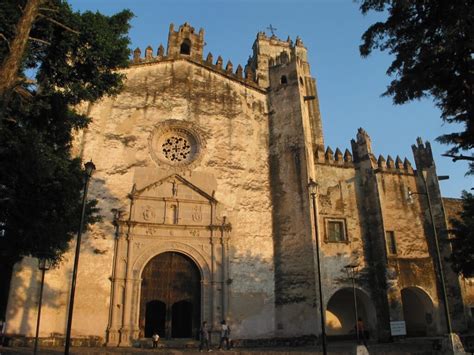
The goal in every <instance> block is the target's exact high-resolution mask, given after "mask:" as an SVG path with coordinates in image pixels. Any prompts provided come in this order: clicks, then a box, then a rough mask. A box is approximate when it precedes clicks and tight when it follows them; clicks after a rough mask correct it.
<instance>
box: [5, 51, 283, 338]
mask: <svg viewBox="0 0 474 355" xmlns="http://www.w3.org/2000/svg"><path fill="white" fill-rule="evenodd" d="M126 74H127V81H126V85H125V88H124V91H123V92H122V93H121V94H119V95H118V96H117V97H113V98H106V99H104V100H102V101H101V102H100V103H98V104H96V105H93V106H92V107H89V108H87V109H88V111H89V114H90V115H91V117H92V118H93V121H92V123H91V125H90V126H89V128H88V129H87V130H86V131H84V132H83V135H82V137H79V138H78V139H77V141H78V145H77V146H76V151H77V152H80V153H81V154H82V157H83V159H84V160H89V159H91V158H92V159H93V161H94V163H95V165H96V166H97V171H96V173H95V175H94V177H93V181H92V185H91V189H90V196H93V197H95V198H97V199H98V200H99V207H100V208H101V214H102V215H103V216H104V221H103V222H102V223H100V224H99V225H97V226H94V228H93V230H92V231H91V232H90V233H88V234H87V236H86V237H85V238H84V245H83V250H82V254H81V262H80V267H79V275H78V281H77V295H76V304H75V317H74V323H73V335H100V336H102V337H103V336H104V335H105V330H106V327H107V322H108V316H109V297H110V281H109V277H110V276H111V267H112V259H113V241H114V228H113V226H112V223H111V222H112V219H113V218H112V212H111V210H112V209H122V210H127V209H128V203H129V201H128V199H127V194H128V193H129V192H130V191H131V189H132V185H133V182H134V176H135V168H137V167H138V168H141V169H145V170H146V169H150V171H152V170H156V169H160V170H161V171H163V170H166V166H164V165H162V166H159V167H157V165H156V163H155V162H154V161H153V160H152V159H151V157H150V152H149V138H150V134H151V133H152V131H153V129H154V127H155V125H157V124H159V123H160V122H163V121H165V120H169V119H173V120H183V121H187V122H190V123H191V124H192V125H194V126H195V127H196V128H197V129H198V130H200V131H201V132H202V136H203V139H205V141H206V147H205V150H204V151H203V152H202V157H201V159H200V161H199V164H198V165H196V166H194V167H193V168H194V169H193V170H192V171H188V170H186V169H185V168H183V169H181V171H180V174H183V175H184V176H187V175H189V176H190V175H192V174H193V171H196V172H202V173H205V174H209V176H212V177H213V178H214V179H215V180H216V181H217V188H216V190H215V193H214V197H215V199H216V200H217V201H218V203H219V208H220V211H221V214H222V215H225V216H226V217H227V221H228V222H229V223H231V225H232V232H231V235H230V264H229V273H230V279H229V286H228V289H229V301H228V302H229V313H228V317H229V321H230V324H231V325H232V328H233V334H235V336H236V337H263V336H270V335H271V334H272V332H273V322H274V311H273V305H274V299H273V288H274V281H273V261H272V260H273V243H272V215H271V200H270V188H269V183H268V177H269V175H270V172H269V166H268V149H269V148H268V145H269V141H268V136H269V132H268V121H267V113H266V112H267V107H266V100H265V95H264V94H263V93H262V92H259V91H258V90H255V89H250V88H248V87H246V86H243V85H240V84H239V83H237V82H235V81H234V80H229V79H227V78H226V77H225V76H224V75H220V74H216V73H214V72H210V71H209V70H207V69H205V68H203V67H200V66H196V65H194V64H191V63H189V62H188V61H186V60H178V61H175V62H171V61H168V62H163V63H158V64H152V65H143V66H134V67H132V68H130V69H129V70H127V71H126ZM173 172H175V171H171V170H170V174H171V173H173ZM145 175H146V174H145ZM71 259H72V258H71V257H70V254H67V255H66V260H65V262H64V263H63V265H62V266H61V268H60V269H59V270H54V271H49V272H48V277H47V279H46V283H47V287H50V288H53V286H52V285H53V283H52V281H51V279H52V278H53V279H54V280H55V283H54V289H55V290H56V292H54V291H51V292H50V293H49V297H46V299H50V301H47V302H50V303H52V304H54V306H52V307H48V306H46V307H45V308H44V310H43V317H44V318H43V319H44V324H45V326H44V327H42V334H43V335H46V334H49V333H51V332H57V333H64V322H65V320H64V318H65V315H66V303H67V302H66V298H67V293H68V291H67V290H68V289H69V276H68V275H69V274H68V272H67V271H70V269H71V262H72V260H71ZM29 279H31V277H29V272H27V271H19V272H18V273H17V275H16V280H17V281H16V282H18V280H23V281H22V282H28V280H29ZM13 289H14V288H13ZM19 308H25V309H27V310H28V311H29V312H33V310H32V309H31V304H24V303H21V304H20V303H17V304H15V305H13V304H11V305H10V308H9V312H10V315H12V316H11V317H9V331H11V332H15V333H20V334H28V335H31V334H32V329H31V326H30V324H32V323H31V322H28V324H26V323H25V322H24V321H22V315H20V312H19ZM21 313H22V314H23V313H24V312H21ZM15 314H16V315H15ZM58 317H59V318H61V319H57V318H58ZM53 319H55V321H52V320H53Z"/></svg>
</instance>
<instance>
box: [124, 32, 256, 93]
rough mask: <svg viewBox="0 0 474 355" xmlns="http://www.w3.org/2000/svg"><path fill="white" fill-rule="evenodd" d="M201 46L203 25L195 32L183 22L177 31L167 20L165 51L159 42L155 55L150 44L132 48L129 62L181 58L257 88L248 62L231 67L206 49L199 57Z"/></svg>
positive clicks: (144, 62)
mask: <svg viewBox="0 0 474 355" xmlns="http://www.w3.org/2000/svg"><path fill="white" fill-rule="evenodd" d="M203 47H204V30H203V29H201V30H200V31H199V33H196V32H195V30H194V28H193V27H191V26H190V25H189V24H188V23H185V24H184V25H182V26H180V27H179V29H178V31H175V30H174V25H173V24H171V25H170V34H169V36H168V47H167V51H166V53H165V48H164V46H163V45H162V44H160V46H159V47H158V50H157V52H156V55H154V54H153V48H152V47H151V46H148V47H146V49H145V50H144V51H143V52H142V50H141V49H140V48H136V49H135V50H134V51H133V56H132V60H131V65H132V66H136V65H150V64H154V63H159V62H169V61H173V60H183V59H184V60H187V61H189V62H192V63H195V64H197V65H199V66H202V67H206V68H208V69H210V70H212V71H214V72H216V73H219V74H221V75H224V76H226V77H228V78H229V79H232V80H237V81H239V82H241V83H243V84H245V85H250V86H252V87H255V88H259V89H261V88H260V87H259V86H258V85H257V82H256V75H255V70H254V69H253V68H252V66H251V65H250V64H247V65H246V66H245V68H242V66H241V65H238V66H237V67H236V68H235V69H234V65H233V63H232V62H231V61H230V60H227V62H225V63H226V64H225V66H224V59H223V58H222V57H221V56H218V57H217V59H216V60H215V61H214V56H213V55H212V53H208V54H207V56H206V58H205V59H203V55H202V51H203ZM143 54H144V55H143Z"/></svg>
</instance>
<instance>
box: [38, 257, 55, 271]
mask: <svg viewBox="0 0 474 355" xmlns="http://www.w3.org/2000/svg"><path fill="white" fill-rule="evenodd" d="M51 266H52V261H51V259H49V258H48V257H46V256H40V257H39V258H38V269H40V270H45V271H46V270H49V269H51Z"/></svg>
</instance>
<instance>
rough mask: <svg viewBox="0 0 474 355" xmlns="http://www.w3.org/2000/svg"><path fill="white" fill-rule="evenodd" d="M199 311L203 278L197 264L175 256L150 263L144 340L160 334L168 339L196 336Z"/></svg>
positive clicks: (143, 297) (163, 256) (145, 272)
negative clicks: (155, 332) (154, 334)
mask: <svg viewBox="0 0 474 355" xmlns="http://www.w3.org/2000/svg"><path fill="white" fill-rule="evenodd" d="M200 311H201V275H200V272H199V269H198V268H197V266H196V264H195V263H194V262H193V261H192V260H191V259H190V258H188V257H187V256H185V255H183V254H180V253H176V252H166V253H163V254H159V255H157V256H155V257H154V258H153V259H151V260H150V261H149V262H148V264H147V265H146V266H145V268H144V270H143V273H142V288H141V300H140V323H139V324H140V327H141V328H142V330H143V332H144V334H145V337H150V336H151V334H153V332H154V331H158V334H159V335H160V336H161V337H165V338H171V337H173V338H191V337H193V336H194V335H195V334H196V333H197V329H198V327H199V323H200V318H201V312H200ZM160 331H161V334H160ZM150 332H151V334H150Z"/></svg>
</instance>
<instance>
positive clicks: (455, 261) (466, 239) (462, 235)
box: [451, 191, 474, 277]
mask: <svg viewBox="0 0 474 355" xmlns="http://www.w3.org/2000/svg"><path fill="white" fill-rule="evenodd" d="M462 201H463V211H462V212H461V216H460V218H459V219H453V220H451V224H452V230H451V233H452V234H453V235H454V238H453V239H452V242H451V245H452V249H453V253H452V255H451V261H452V265H453V269H454V270H455V271H456V272H458V273H460V274H462V275H464V276H465V277H473V276H474V228H473V226H474V195H473V194H471V193H468V192H466V191H464V192H463V195H462Z"/></svg>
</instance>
